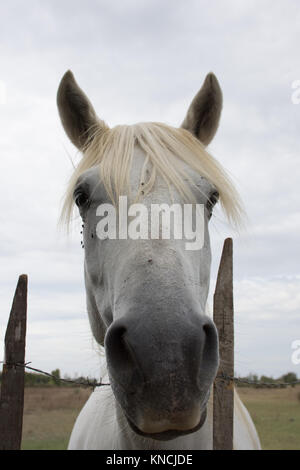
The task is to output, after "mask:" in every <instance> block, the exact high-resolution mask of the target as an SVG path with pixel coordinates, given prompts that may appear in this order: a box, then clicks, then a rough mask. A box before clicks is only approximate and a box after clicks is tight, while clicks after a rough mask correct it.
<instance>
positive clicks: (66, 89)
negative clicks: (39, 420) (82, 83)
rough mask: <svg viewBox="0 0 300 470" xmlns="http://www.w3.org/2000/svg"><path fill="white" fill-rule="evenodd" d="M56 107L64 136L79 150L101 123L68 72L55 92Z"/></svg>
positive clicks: (71, 74)
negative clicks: (64, 132)
mask: <svg viewBox="0 0 300 470" xmlns="http://www.w3.org/2000/svg"><path fill="white" fill-rule="evenodd" d="M57 106H58V111H59V115H60V119H61V122H62V125H63V127H64V129H65V131H66V134H67V135H68V137H69V139H70V140H71V142H72V143H73V144H74V145H75V146H76V147H77V148H78V149H79V150H81V149H82V148H83V147H84V145H85V144H86V142H87V140H88V139H89V138H90V137H91V135H92V133H93V132H95V127H96V125H99V123H101V121H100V120H99V119H98V117H97V115H96V113H95V111H94V108H93V106H92V104H91V103H90V101H89V99H88V98H87V96H86V95H85V94H84V93H83V91H82V90H81V89H80V88H79V86H78V85H77V83H76V81H75V78H74V75H73V73H72V72H71V71H70V70H68V71H67V72H66V73H65V75H64V76H63V78H62V79H61V82H60V85H59V88H58V91H57Z"/></svg>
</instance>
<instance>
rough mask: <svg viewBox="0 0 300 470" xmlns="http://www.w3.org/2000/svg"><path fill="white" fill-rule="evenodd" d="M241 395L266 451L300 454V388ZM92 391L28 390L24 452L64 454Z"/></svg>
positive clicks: (243, 391)
mask: <svg viewBox="0 0 300 470" xmlns="http://www.w3.org/2000/svg"><path fill="white" fill-rule="evenodd" d="M238 392H239V395H240V397H241V399H242V401H243V402H244V404H245V405H246V407H247V409H248V410H249V412H250V414H251V416H252V418H253V421H254V423H255V425H256V428H257V431H258V434H259V437H260V440H261V443H262V447H263V449H266V450H271V449H272V450H290V449H294V450H296V449H297V450H300V401H299V398H298V394H299V393H300V387H295V388H288V389H282V390H281V389H280V390H277V389H276V390H272V389H271V390H270V389H267V390H265V389H253V388H240V389H238ZM89 394H90V390H87V389H81V388H80V389H79V388H61V387H56V388H55V387H52V388H40V389H38V388H27V389H25V407H24V424H23V440H22V449H24V450H51V449H53V450H54V449H57V450H63V449H66V448H67V445H68V442H69V437H70V434H71V431H72V428H73V425H74V423H75V419H76V417H77V416H78V413H79V411H80V410H81V408H82V406H83V405H84V403H85V402H86V400H87V399H88V397H89Z"/></svg>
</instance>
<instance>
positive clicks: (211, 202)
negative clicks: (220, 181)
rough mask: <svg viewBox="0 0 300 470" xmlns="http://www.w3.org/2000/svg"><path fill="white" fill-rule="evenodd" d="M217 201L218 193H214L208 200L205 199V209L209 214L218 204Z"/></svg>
mask: <svg viewBox="0 0 300 470" xmlns="http://www.w3.org/2000/svg"><path fill="white" fill-rule="evenodd" d="M218 200H219V193H218V191H214V192H213V193H212V194H211V195H210V196H209V198H208V199H207V203H206V207H207V209H208V210H209V211H210V212H211V211H212V209H213V207H214V205H215V204H216V203H217V202H218Z"/></svg>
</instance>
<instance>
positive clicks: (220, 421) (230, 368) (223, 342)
mask: <svg viewBox="0 0 300 470" xmlns="http://www.w3.org/2000/svg"><path fill="white" fill-rule="evenodd" d="M214 323H215V325H216V327H217V329H218V333H219V352H220V367H219V372H218V375H219V376H220V375H223V374H224V375H226V376H227V377H233V376H234V319H233V277H232V239H231V238H227V239H226V240H225V241H224V246H223V252H222V257H221V261H220V266H219V272H218V277H217V283H216V289H215V294H214ZM233 395H234V388H233V383H232V382H231V381H228V380H227V379H222V378H220V377H217V378H216V380H215V383H214V394H213V448H214V450H232V449H233V405H234V403H233V399H234V397H233Z"/></svg>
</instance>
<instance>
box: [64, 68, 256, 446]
mask: <svg viewBox="0 0 300 470" xmlns="http://www.w3.org/2000/svg"><path fill="white" fill-rule="evenodd" d="M57 103H58V109H59V114H60V117H61V121H62V124H63V127H64V129H65V131H66V133H67V135H68V137H69V138H70V140H71V141H72V142H73V144H74V145H75V146H76V147H77V148H78V149H79V150H80V151H81V152H82V159H81V161H80V163H79V164H78V166H77V167H76V169H75V170H74V173H73V175H72V177H71V180H70V182H69V186H68V189H67V194H66V198H65V203H64V207H63V213H62V216H63V218H64V219H65V220H66V221H69V220H70V217H71V214H72V210H73V207H74V206H75V205H76V206H77V207H78V210H79V213H80V216H81V218H82V221H83V243H84V251H85V261H84V274H85V287H86V297H87V310H88V316H89V321H90V325H91V329H92V333H93V336H94V338H95V340H96V342H97V343H98V344H99V345H101V346H103V347H104V349H105V357H106V363H107V373H108V377H109V381H110V387H100V388H98V389H96V391H94V392H93V393H92V394H91V396H90V398H89V400H88V401H87V403H86V404H85V406H84V408H83V409H82V411H81V413H80V415H79V417H78V418H77V421H76V423H75V426H74V429H73V432H72V435H71V439H70V443H69V448H70V449H189V450H192V449H212V445H213V443H212V404H211V398H210V391H211V388H212V385H213V382H214V379H215V377H216V374H217V370H218V365H219V355H218V334H217V330H216V327H215V325H214V323H213V321H212V319H211V318H210V316H209V314H208V313H207V312H208V310H207V305H206V304H207V296H208V290H209V281H210V264H211V250H210V239H209V220H210V218H211V216H212V213H213V208H214V205H215V204H216V203H217V202H218V201H219V202H220V203H221V205H222V207H223V209H224V211H225V213H226V215H227V217H228V219H229V220H230V221H231V222H233V223H238V221H239V217H240V215H241V205H240V202H239V196H238V194H237V192H236V191H235V189H234V187H233V185H232V183H231V181H230V179H229V177H228V176H227V174H226V172H225V171H224V169H223V168H222V167H221V165H220V164H219V163H218V162H217V161H216V160H215V159H214V158H213V157H212V156H211V155H210V154H209V153H208V152H207V150H206V146H207V145H208V144H209V143H210V141H211V140H212V139H213V137H214V135H215V133H216V130H217V127H218V123H219V118H220V114H221V109H222V92H221V89H220V86H219V83H218V81H217V79H216V77H215V76H214V75H213V74H212V73H210V74H208V75H207V77H206V79H205V82H204V84H203V86H202V88H201V90H200V91H199V92H198V94H197V95H196V96H195V98H194V100H193V101H192V103H191V105H190V107H189V109H188V112H187V115H186V117H185V119H184V121H183V123H182V125H181V127H180V128H174V127H171V126H167V125H165V124H161V123H153V122H150V123H139V124H135V125H127V126H125V125H122V126H116V127H114V128H109V127H108V126H107V125H106V124H105V122H104V121H103V120H101V119H99V118H98V117H97V115H96V113H95V111H94V108H93V106H92V104H91V103H90V101H89V100H88V98H87V97H86V95H85V94H84V93H83V91H82V90H81V89H80V88H79V86H78V85H77V83H76V81H75V79H74V76H73V74H72V73H71V72H70V71H68V72H67V73H66V74H65V75H64V77H63V78H62V81H61V83H60V86H59V89H58V95H57ZM125 196H126V198H127V201H128V204H129V205H130V204H134V203H136V202H137V201H139V202H140V203H141V204H142V205H143V207H144V208H145V210H146V211H147V210H149V212H150V211H151V207H152V206H153V205H155V204H158V205H161V206H163V207H171V206H172V205H174V204H176V206H177V207H178V206H179V207H182V208H183V207H184V206H185V204H187V203H190V204H195V205H199V206H201V207H203V208H204V210H203V218H202V226H201V230H202V231H203V244H202V247H201V249H197V250H188V249H186V242H188V241H190V240H188V237H187V235H186V232H184V233H183V235H182V237H181V238H180V237H177V236H175V235H176V234H175V230H176V227H175V226H174V227H171V226H169V234H170V236H169V237H162V236H156V237H151V234H152V232H151V228H150V227H148V231H149V233H148V232H147V230H146V234H145V233H144V236H143V237H142V236H135V237H130V236H124V233H123V235H122V236H114V237H99V236H98V233H97V227H98V223H99V207H103V205H105V206H104V207H111V205H113V206H114V207H116V213H117V214H119V213H120V207H118V202H119V200H120V198H121V197H125ZM102 215H103V214H102ZM131 215H133V212H132V213H131ZM173 215H174V214H173ZM191 219H192V220H190V221H189V222H190V225H191V226H195V223H194V222H195V215H191ZM129 220H130V218H129V219H127V223H129V222H128V221H129ZM159 220H160V219H159ZM139 222H140V225H141V219H139ZM120 223H121V221H120V217H119V218H117V221H116V224H117V225H118V224H120ZM160 223H162V222H161V220H160V222H159V224H160ZM137 225H138V224H137ZM128 228H129V227H128ZM161 231H162V228H161V226H160V225H159V227H158V234H159V235H161ZM123 232H124V230H123ZM125 232H126V231H125ZM128 232H129V231H128ZM118 234H119V232H118ZM125 235H128V233H125ZM148 235H149V236H148ZM259 447H260V444H259V439H258V437H257V434H256V430H255V428H254V425H253V423H252V421H251V418H250V416H249V414H248V412H247V410H246V409H245V407H244V406H243V404H242V403H241V401H240V400H239V398H238V395H237V394H236V393H235V403H234V448H235V449H257V448H259Z"/></svg>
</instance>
